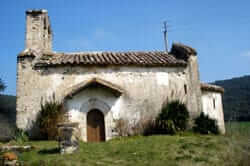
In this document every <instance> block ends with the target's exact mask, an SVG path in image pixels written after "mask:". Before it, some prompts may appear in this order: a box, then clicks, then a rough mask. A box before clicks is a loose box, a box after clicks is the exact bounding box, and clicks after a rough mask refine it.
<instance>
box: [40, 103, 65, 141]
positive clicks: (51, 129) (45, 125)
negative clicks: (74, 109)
mask: <svg viewBox="0 0 250 166" xmlns="http://www.w3.org/2000/svg"><path fill="white" fill-rule="evenodd" d="M64 121H65V115H64V110H63V104H62V103H61V102H59V101H56V100H55V99H54V98H53V99H52V100H51V101H45V103H44V104H41V111H40V115H39V118H38V125H39V128H40V131H41V133H42V134H43V136H44V137H45V138H46V139H49V140H54V139H56V137H57V136H58V130H57V124H58V123H61V122H64Z"/></svg>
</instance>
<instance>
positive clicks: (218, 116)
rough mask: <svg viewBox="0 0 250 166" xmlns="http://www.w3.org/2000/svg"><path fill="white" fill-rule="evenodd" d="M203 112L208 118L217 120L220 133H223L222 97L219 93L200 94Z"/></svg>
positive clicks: (207, 92) (204, 92)
mask: <svg viewBox="0 0 250 166" xmlns="http://www.w3.org/2000/svg"><path fill="white" fill-rule="evenodd" d="M202 107H203V112H204V113H205V114H206V115H208V116H209V117H210V118H212V119H215V120H217V123H218V126H219V129H220V132H221V133H222V134H224V133H225V124H224V114H223V104H222V95H221V93H219V92H212V91H211V92H210V91H203V92H202Z"/></svg>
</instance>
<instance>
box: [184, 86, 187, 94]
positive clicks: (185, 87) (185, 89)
mask: <svg viewBox="0 0 250 166" xmlns="http://www.w3.org/2000/svg"><path fill="white" fill-rule="evenodd" d="M184 92H185V94H187V85H186V84H184Z"/></svg>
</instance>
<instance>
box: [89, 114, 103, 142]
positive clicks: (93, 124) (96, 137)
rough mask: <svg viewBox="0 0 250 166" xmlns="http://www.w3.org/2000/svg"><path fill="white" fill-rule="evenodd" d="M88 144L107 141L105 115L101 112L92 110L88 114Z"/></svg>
mask: <svg viewBox="0 0 250 166" xmlns="http://www.w3.org/2000/svg"><path fill="white" fill-rule="evenodd" d="M87 140H88V142H100V141H105V126H104V115H103V113H102V112H101V111H99V110H96V109H95V110H91V111H89V112H88V114H87Z"/></svg>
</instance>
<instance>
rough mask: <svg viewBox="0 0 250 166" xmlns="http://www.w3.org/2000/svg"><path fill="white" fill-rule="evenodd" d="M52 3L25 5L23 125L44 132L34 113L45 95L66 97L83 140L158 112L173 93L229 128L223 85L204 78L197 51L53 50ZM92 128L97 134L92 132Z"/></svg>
mask: <svg viewBox="0 0 250 166" xmlns="http://www.w3.org/2000/svg"><path fill="white" fill-rule="evenodd" d="M52 37H53V35H52V29H51V24H50V20H49V17H48V12H47V11H46V10H28V11H26V47H25V49H24V50H23V51H22V52H21V53H20V54H18V57H17V116H16V117H17V118H16V124H17V127H18V128H20V129H23V130H25V131H27V132H28V133H29V134H30V136H31V137H36V136H37V135H39V133H38V131H39V130H37V127H36V125H35V124H36V123H35V121H36V118H37V116H38V114H39V111H40V109H41V103H42V102H43V101H44V100H47V99H49V98H51V96H54V97H55V98H56V99H57V100H60V101H63V102H64V107H65V109H66V111H67V113H68V115H69V121H71V122H78V123H79V128H80V135H81V136H80V137H81V139H82V140H83V141H93V139H94V140H97V141H105V140H109V139H111V138H113V137H114V136H116V132H115V130H114V128H115V122H116V121H117V120H119V119H125V120H128V122H129V124H130V125H131V126H133V125H134V124H135V123H136V122H137V121H138V120H140V119H142V118H145V117H154V116H156V115H157V114H158V113H159V111H160V110H161V108H162V105H163V104H164V103H166V102H167V101H171V100H180V101H181V102H183V103H185V104H186V106H187V108H188V110H189V111H190V112H189V114H190V116H191V118H195V117H197V116H199V114H200V113H201V112H204V113H205V114H207V115H209V116H210V117H211V118H213V119H216V120H217V123H218V126H219V129H220V131H221V133H225V127H224V115H223V105H222V94H223V89H222V88H221V87H218V86H214V85H209V84H205V83H201V82H200V78H199V67H198V61H197V58H198V56H197V52H196V50H195V49H193V48H191V47H189V46H186V45H183V44H180V43H175V44H173V45H172V48H171V50H170V52H165V51H129V52H106V51H105V52H102V51H97V52H84V51H83V52H72V53H68V52H55V51H53V50H52ZM93 135H94V136H93Z"/></svg>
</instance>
